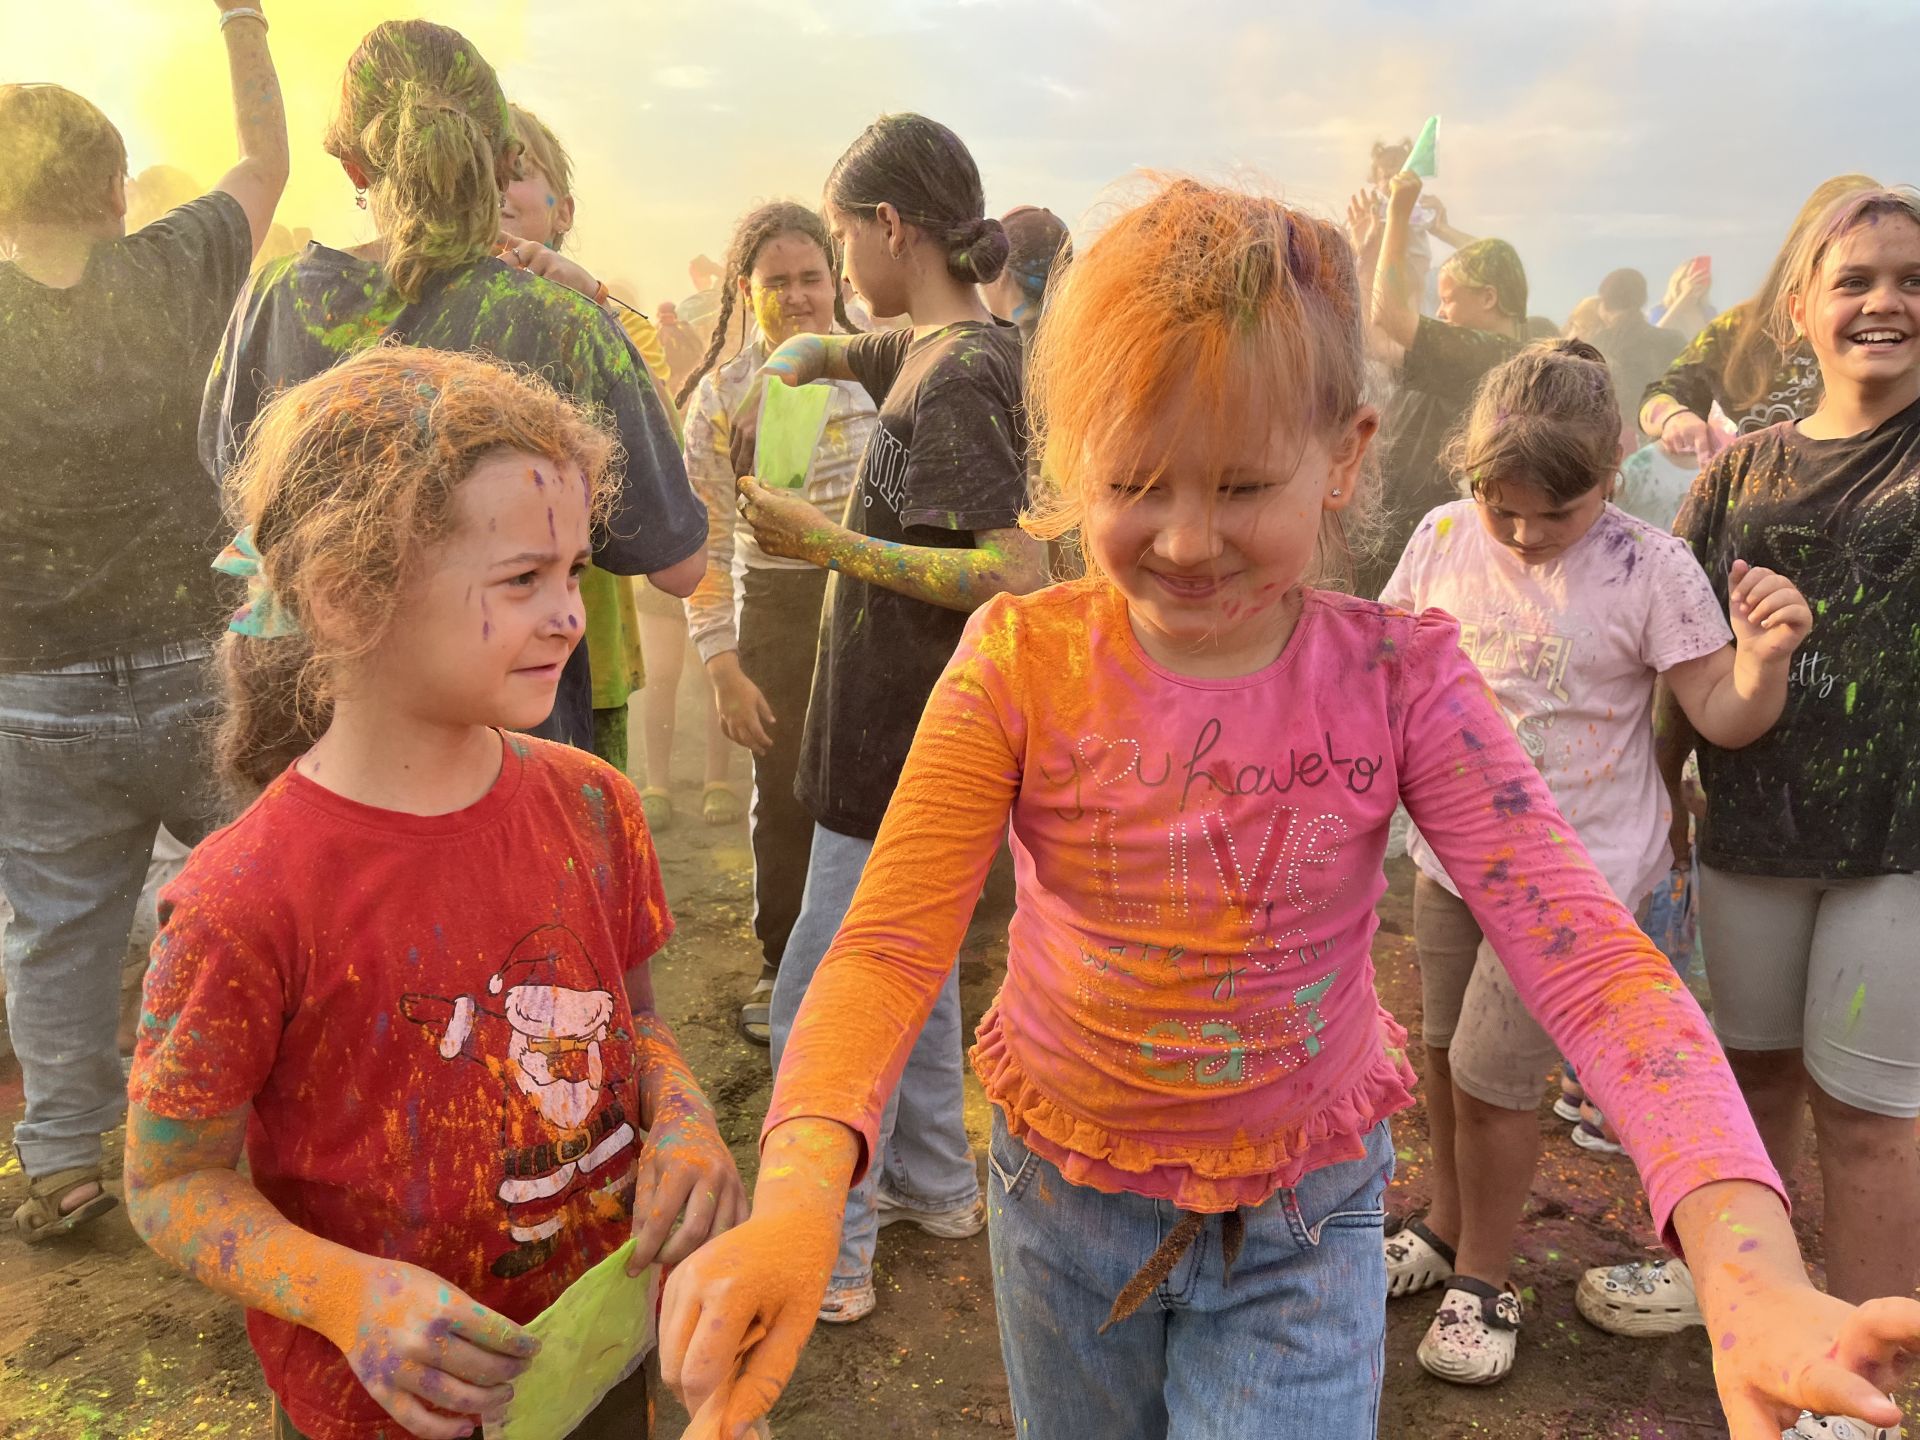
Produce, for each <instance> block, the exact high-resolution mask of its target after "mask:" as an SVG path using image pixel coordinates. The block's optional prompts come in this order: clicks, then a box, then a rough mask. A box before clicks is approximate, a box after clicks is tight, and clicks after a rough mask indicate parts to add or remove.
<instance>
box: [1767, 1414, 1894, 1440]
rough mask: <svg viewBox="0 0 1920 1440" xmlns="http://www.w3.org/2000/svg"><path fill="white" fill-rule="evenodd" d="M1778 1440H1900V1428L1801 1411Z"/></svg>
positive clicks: (1840, 1416) (1841, 1416)
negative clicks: (1791, 1425) (1792, 1424)
mask: <svg viewBox="0 0 1920 1440" xmlns="http://www.w3.org/2000/svg"><path fill="white" fill-rule="evenodd" d="M1780 1440H1900V1427H1899V1426H1898V1425H1895V1426H1894V1427H1893V1428H1892V1429H1888V1428H1887V1427H1886V1426H1884V1425H1869V1424H1868V1423H1867V1422H1866V1421H1864V1420H1853V1419H1849V1418H1848V1417H1847V1416H1845V1415H1815V1414H1814V1413H1812V1412H1811V1411H1809V1410H1802V1411H1801V1412H1800V1418H1799V1420H1798V1421H1796V1422H1795V1424H1794V1426H1793V1428H1792V1429H1791V1430H1782V1431H1781V1432H1780Z"/></svg>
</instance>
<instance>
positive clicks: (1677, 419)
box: [1660, 409, 1727, 470]
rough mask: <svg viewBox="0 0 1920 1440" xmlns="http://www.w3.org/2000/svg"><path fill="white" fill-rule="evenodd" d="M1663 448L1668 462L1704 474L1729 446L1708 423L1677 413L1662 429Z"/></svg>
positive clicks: (1669, 418)
mask: <svg viewBox="0 0 1920 1440" xmlns="http://www.w3.org/2000/svg"><path fill="white" fill-rule="evenodd" d="M1660 448H1661V449H1662V450H1663V451H1665V452H1666V455H1667V458H1668V459H1669V460H1673V461H1675V462H1677V463H1679V464H1681V465H1689V464H1691V465H1697V466H1698V467H1699V468H1700V469H1702V470H1704V469H1706V468H1707V466H1709V465H1711V464H1712V463H1713V457H1714V456H1716V455H1718V454H1719V453H1720V452H1721V451H1722V450H1724V449H1726V448H1727V442H1726V441H1725V440H1724V439H1722V438H1721V437H1720V435H1719V434H1717V433H1716V432H1715V430H1714V428H1713V427H1712V426H1711V425H1709V424H1708V423H1707V422H1706V421H1704V420H1702V419H1701V418H1700V417H1699V416H1698V415H1696V414H1694V413H1693V412H1692V411H1691V410H1684V409H1683V410H1676V411H1674V412H1673V414H1671V415H1669V416H1668V417H1667V420H1666V423H1665V424H1664V425H1662V426H1661V427H1660Z"/></svg>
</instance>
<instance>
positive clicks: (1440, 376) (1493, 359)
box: [1354, 315, 1520, 597]
mask: <svg viewBox="0 0 1920 1440" xmlns="http://www.w3.org/2000/svg"><path fill="white" fill-rule="evenodd" d="M1519 353H1520V342H1519V341H1518V340H1515V339H1513V338H1511V337H1510V336H1506V335H1495V334H1493V333H1492V332H1490V331H1487V330H1472V329H1469V328H1467V327H1466V326H1464V325H1449V324H1447V323H1446V322H1444V321H1441V320H1435V319H1433V318H1431V317H1430V316H1425V315H1423V316H1421V317H1420V323H1419V326H1418V328H1417V329H1416V330H1415V331H1414V336H1413V343H1412V344H1411V345H1409V346H1408V347H1407V353H1406V356H1405V357H1404V358H1403V359H1402V361H1401V364H1400V374H1399V377H1398V379H1397V381H1396V383H1395V387H1394V392H1393V398H1392V399H1391V400H1389V401H1388V402H1387V409H1386V414H1385V416H1384V417H1383V419H1382V422H1381V432H1380V445H1381V460H1380V475H1381V479H1382V481H1383V482H1384V484H1385V495H1384V504H1383V506H1382V508H1383V510H1384V512H1385V515H1384V525H1383V528H1382V532H1381V535H1380V542H1379V545H1378V546H1377V547H1376V549H1375V550H1374V552H1373V553H1372V554H1371V555H1369V556H1367V557H1365V558H1363V559H1362V561H1361V563H1360V565H1359V567H1358V568H1359V575H1358V577H1357V579H1356V583H1355V586H1354V588H1355V589H1356V590H1357V591H1358V592H1359V593H1360V594H1362V595H1365V596H1368V597H1372V596H1375V595H1378V594H1379V593H1380V587H1381V586H1382V585H1384V584H1386V582H1387V577H1388V576H1389V575H1391V574H1393V567H1394V564H1395V562H1397V561H1398V560H1399V558H1400V552H1401V550H1402V549H1404V548H1405V546H1406V543H1407V537H1408V536H1410V535H1412V534H1413V531H1414V527H1415V526H1417V525H1418V524H1419V523H1420V521H1421V519H1422V518H1423V517H1424V516H1425V515H1426V513H1427V512H1428V511H1429V510H1431V509H1433V507H1434V506H1436V505H1444V504H1446V503H1447V502H1448V501H1450V500H1457V499H1459V498H1460V487H1459V485H1458V483H1457V482H1456V481H1455V479H1454V475H1453V472H1452V471H1450V470H1449V469H1448V468H1447V467H1446V466H1445V465H1443V464H1442V463H1441V460H1440V455H1441V452H1442V451H1443V450H1444V449H1445V448H1446V443H1447V437H1448V435H1450V434H1451V433H1452V432H1453V428H1454V426H1456V425H1458V424H1459V423H1460V420H1461V417H1462V416H1464V415H1465V414H1466V413H1467V407H1468V406H1469V405H1470V404H1472V403H1473V392H1474V391H1476V390H1478V389H1479V388H1480V382H1481V380H1482V379H1484V378H1485V377H1486V374H1487V372H1488V371H1489V370H1491V369H1493V368H1494V367H1495V366H1496V365H1500V364H1502V363H1504V362H1505V361H1507V360H1510V359H1512V358H1513V357H1514V356H1515V355H1517V354H1519Z"/></svg>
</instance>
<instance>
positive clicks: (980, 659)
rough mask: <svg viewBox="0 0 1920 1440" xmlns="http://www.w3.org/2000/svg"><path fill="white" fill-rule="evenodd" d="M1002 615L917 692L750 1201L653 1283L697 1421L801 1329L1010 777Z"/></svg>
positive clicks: (960, 920) (721, 1415)
mask: <svg viewBox="0 0 1920 1440" xmlns="http://www.w3.org/2000/svg"><path fill="white" fill-rule="evenodd" d="M1015 620H1016V616H1015V615H1014V614H1013V613H1010V611H1009V609H1003V608H1001V607H999V606H995V607H990V608H988V609H987V610H984V611H982V612H981V613H980V614H978V615H976V616H974V618H973V620H972V621H971V622H969V624H968V627H967V633H966V635H965V637H964V638H963V639H962V640H961V642H960V647H959V649H958V650H957V651H956V652H955V654H954V658H953V660H952V662H951V663H950V664H949V665H948V667H947V671H946V674H945V675H943V676H942V677H941V680H940V683H939V685H937V686H936V687H935V689H934V692H933V695H932V698H931V699H929V700H928V702H927V709H926V713H925V715H923V716H922V718H921V721H920V729H919V732H918V733H917V734H916V735H915V737H914V742H913V749H912V751H911V752H910V753H909V754H908V756H907V763H906V768H905V769H904V770H903V771H902V772H901V776H900V784H899V786H898V787H897V788H896V789H895V791H894V798H893V803H892V805H891V806H889V807H888V810H887V818H886V821H885V823H884V824H882V825H881V827H880V834H879V837H878V838H877V839H876V840H875V842H874V847H873V853H872V855H871V856H870V857H868V860H867V865H866V869H865V871H864V872H863V873H862V875H861V878H860V888H859V890H858V891H857V892H856V893H855V895H854V899H853V906H852V908H851V909H850V910H849V911H848V912H847V918H846V920H845V921H844V922H843V923H842V924H841V926H840V933H839V935H838V936H837V937H835V939H834V942H833V947H832V948H831V949H830V950H829V951H828V952H827V956H826V959H824V960H823V961H822V962H821V964H820V968H819V970H818V971H817V972H815V974H814V977H813V981H812V983H811V984H810V985H809V986H808V987H807V997H806V1000H805V1001H804V1002H803V1003H802V1004H801V1007H800V1015H799V1019H798V1020H797V1021H796V1022H795V1025H794V1029H793V1034H792V1035H791V1036H790V1037H789V1039H788V1041H787V1047H786V1053H785V1055H784V1056H783V1058H782V1060H781V1063H780V1074H779V1076H778V1078H777V1079H776V1080H775V1082H774V1094H773V1104H772V1106H771V1108H770V1110H769V1112H768V1115H767V1123H766V1128H765V1130H764V1131H763V1132H762V1144H763V1150H762V1154H761V1165H760V1180H759V1183H758V1184H757V1185H756V1186H755V1188H754V1201H753V1216H752V1218H751V1219H749V1220H748V1221H747V1222H746V1223H745V1224H743V1225H741V1226H740V1227H739V1228H738V1229H736V1230H733V1231H731V1232H729V1233H728V1234H726V1235H723V1236H721V1237H720V1238H719V1239H717V1240H715V1241H713V1242H712V1243H710V1244H708V1245H706V1246H705V1247H703V1248H702V1249H700V1250H698V1251H696V1252H695V1253H694V1255H693V1257H692V1258H691V1259H690V1260H688V1261H687V1262H686V1264H684V1265H682V1266H680V1267H679V1268H678V1269H676V1270H675V1271H674V1273H673V1276H672V1278H671V1279H670V1280H668V1282H667V1294H666V1306H665V1311H664V1315H663V1319H662V1323H661V1327H660V1354H661V1370H662V1373H663V1374H664V1375H665V1377H666V1379H667V1381H668V1383H669V1384H671V1385H674V1386H675V1387H676V1388H677V1389H678V1390H679V1391H680V1393H681V1394H682V1396H683V1398H685V1399H686V1401H687V1404H688V1409H689V1411H691V1412H693V1413H694V1415H695V1424H694V1429H693V1431H692V1432H691V1433H692V1434H693V1435H696V1436H701V1437H714V1436H726V1437H729V1440H731V1437H735V1436H738V1435H742V1434H745V1433H747V1432H746V1430H745V1428H744V1427H745V1426H746V1425H747V1424H748V1422H750V1421H751V1420H752V1419H754V1418H755V1417H757V1416H760V1415H764V1414H765V1413H766V1412H767V1410H768V1409H769V1408H770V1407H771V1406H772V1404H773V1402H774V1400H775V1399H776V1398H777V1397H778V1395H779V1393H780V1390H781V1388H782V1387H783V1386H784V1385H785V1384H786V1381H787V1378H788V1377H789V1376H790V1375H791V1374H792V1372H793V1366H794V1362H795V1360H796V1359H797V1358H798V1356H799V1353H800V1347H801V1346H802V1345H803V1344H804V1343H805V1341H806V1338H807V1336H808V1335H809V1334H810V1333H811V1332H812V1330H813V1323H814V1319H815V1317H816V1315H817V1314H818V1313H819V1309H820V1301H821V1298H822V1297H823V1296H824V1295H825V1294H826V1290H827V1280H828V1277H829V1275H830V1274H831V1272H832V1268H833V1259H834V1255H835V1253H836V1251H837V1249H838V1247H839V1236H840V1215H841V1212H842V1210H843V1209H844V1207H845V1205H846V1194H847V1186H848V1184H849V1183H850V1182H852V1181H855V1180H857V1179H859V1177H860V1175H861V1174H862V1173H863V1172H864V1170H865V1168H866V1165H867V1164H868V1162H869V1161H870V1159H871V1158H872V1155H873V1151H874V1146H875V1143H876V1141H877V1139H878V1135H879V1126H880V1114H881V1111H882V1109H883V1108H884V1107H885V1104H886V1098H887V1096H889V1095H890V1094H892V1093H893V1089H894V1087H895V1085H897V1084H898V1083H899V1079H900V1072H901V1070H902V1069H903V1068H904V1067H905V1065H906V1061H907V1055H908V1052H909V1051H911V1050H912V1048H913V1044H914V1041H915V1040H916V1039H917V1038H918V1036H919V1034H920V1030H921V1027H922V1026H924V1025H925V1024H926V1020H927V1016H928V1015H929V1014H930V1013H931V1012H932V1010H933V1006H934V1002H935V1001H936V1000H937V999H938V998H939V994H940V989H941V987H942V986H943V985H944V984H945V983H946V979H947V975H948V972H949V971H950V970H951V969H952V968H953V964H954V959H955V957H956V956H957V955H958V953H959V949H960V943H961V941H962V940H963V939H964V938H965V936H966V931H967V926H968V924H969V923H970V921H971V920H972V918H973V906H974V901H975V900H976V899H977V897H978V896H979V894H980V887H981V885H982V884H983V883H984V881H985V880H986V876H987V869H988V867H989V866H990V865H991V864H992V863H993V856H994V852H995V851H997V850H998V849H999V847H1000V844H1001V841H1002V839H1003V837H1004V836H1005V834H1006V829H1007V816H1008V813H1009V810H1010V808H1011V807H1012V804H1013V799H1014V795H1015V793H1016V792H1017V791H1018V789H1019V785H1020V759H1019V757H1020V755H1021V754H1022V753H1023V742H1022V736H1023V734H1024V728H1023V727H1024V721H1023V720H1022V719H1021V715H1022V713H1023V711H1022V707H1021V705H1020V703H1019V701H1018V700H1017V698H1015V695H1016V692H1015V690H1014V688H1013V686H1014V682H1013V681H1010V680H1009V679H1008V678H1007V676H1006V674H1005V673H1004V672H1003V671H1002V669H1001V667H1000V664H999V663H998V662H996V661H995V660H993V659H992V658H990V657H992V656H996V655H1000V656H1012V655H1017V654H1018V653H1019V645H1018V642H1017V638H1016V627H1015Z"/></svg>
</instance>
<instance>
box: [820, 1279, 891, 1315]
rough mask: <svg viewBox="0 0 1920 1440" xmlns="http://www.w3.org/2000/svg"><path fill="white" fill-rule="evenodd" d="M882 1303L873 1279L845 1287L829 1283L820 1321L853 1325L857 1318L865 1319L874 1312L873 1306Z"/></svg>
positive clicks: (821, 1305) (821, 1306)
mask: <svg viewBox="0 0 1920 1440" xmlns="http://www.w3.org/2000/svg"><path fill="white" fill-rule="evenodd" d="M879 1303H880V1300H879V1297H878V1296H876V1295H875V1294H874V1293H873V1281H871V1280H868V1281H866V1282H864V1283H863V1284H859V1285H849V1286H847V1287H846V1288H845V1289H841V1288H839V1287H837V1286H832V1285H829V1286H828V1287H827V1298H826V1299H824V1300H822V1301H821V1302H820V1323H821V1324H822V1325H851V1324H853V1322H854V1321H856V1320H864V1319H866V1318H867V1316H869V1315H871V1314H872V1313H873V1307H874V1306H876V1305H878V1304H879Z"/></svg>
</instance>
